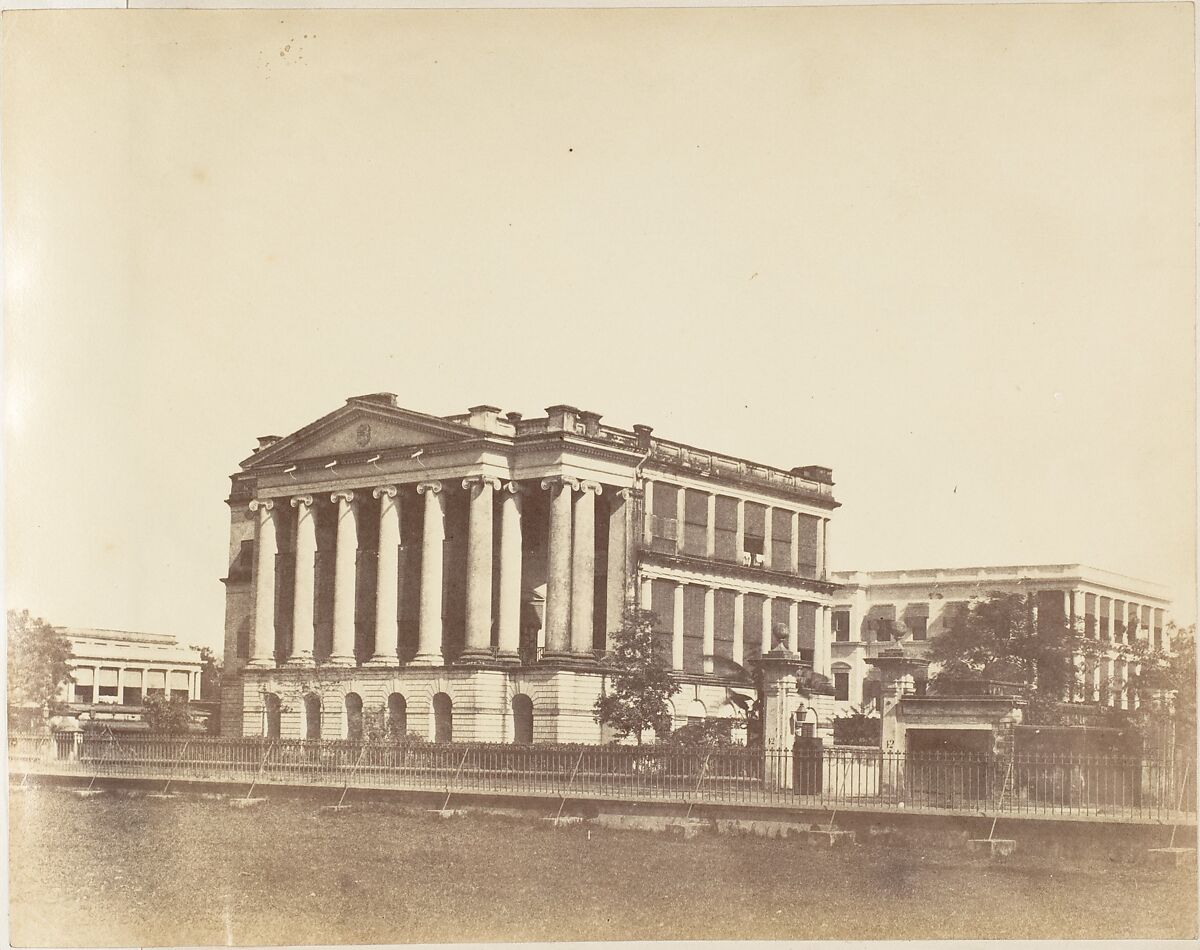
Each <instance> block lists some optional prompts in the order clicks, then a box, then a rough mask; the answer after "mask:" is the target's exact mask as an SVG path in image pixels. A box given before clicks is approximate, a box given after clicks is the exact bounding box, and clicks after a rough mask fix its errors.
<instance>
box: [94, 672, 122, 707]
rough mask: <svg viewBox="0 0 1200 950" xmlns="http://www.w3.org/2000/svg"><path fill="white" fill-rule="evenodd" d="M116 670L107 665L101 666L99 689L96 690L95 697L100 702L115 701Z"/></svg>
mask: <svg viewBox="0 0 1200 950" xmlns="http://www.w3.org/2000/svg"><path fill="white" fill-rule="evenodd" d="M118 674H119V671H118V670H115V669H111V668H109V667H102V668H101V670H100V683H99V689H98V690H97V691H96V695H97V697H98V698H99V699H100V701H101V702H103V701H105V700H109V701H111V702H116V701H117V676H118Z"/></svg>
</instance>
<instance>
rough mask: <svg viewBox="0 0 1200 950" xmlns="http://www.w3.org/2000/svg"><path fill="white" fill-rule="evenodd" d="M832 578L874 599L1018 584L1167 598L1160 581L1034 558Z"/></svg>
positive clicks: (1163, 603)
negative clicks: (1025, 562)
mask: <svg viewBox="0 0 1200 950" xmlns="http://www.w3.org/2000/svg"><path fill="white" fill-rule="evenodd" d="M832 577H833V579H834V580H836V581H838V582H839V583H841V584H842V585H844V587H845V588H846V591H847V595H848V596H847V602H848V600H849V596H850V595H852V594H853V593H855V592H859V591H863V592H869V595H870V597H871V598H873V599H928V598H934V599H939V598H946V599H953V598H954V597H955V596H959V597H961V596H967V597H986V596H987V595H988V593H990V592H991V591H992V590H1005V589H1009V588H1012V587H1016V586H1019V587H1021V588H1022V589H1026V590H1039V591H1040V590H1067V591H1081V592H1086V593H1089V594H1099V595H1101V596H1104V597H1114V598H1116V599H1118V600H1125V599H1130V600H1136V601H1137V602H1138V603H1141V604H1148V605H1150V606H1153V607H1155V608H1164V609H1165V608H1167V607H1168V606H1169V605H1170V598H1169V596H1168V594H1167V590H1166V588H1165V587H1164V586H1163V585H1161V584H1156V583H1154V582H1151V581H1144V580H1140V579H1138V578H1133V577H1128V576H1126V575H1123V574H1117V573H1114V572H1112V571H1105V570H1101V569H1098V568H1093V567H1088V566H1086V565H1081V564H1035V565H1015V566H998V567H964V568H936V569H928V570H906V571H838V572H835V573H834V574H833V575H832Z"/></svg>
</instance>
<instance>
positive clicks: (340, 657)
mask: <svg viewBox="0 0 1200 950" xmlns="http://www.w3.org/2000/svg"><path fill="white" fill-rule="evenodd" d="M325 665H326V666H357V665H358V661H357V660H356V659H355V658H354V657H352V656H348V655H347V654H345V653H342V654H334V655H332V656H330V657H329V659H327V660H326V661H325Z"/></svg>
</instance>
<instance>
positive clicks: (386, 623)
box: [369, 485, 400, 666]
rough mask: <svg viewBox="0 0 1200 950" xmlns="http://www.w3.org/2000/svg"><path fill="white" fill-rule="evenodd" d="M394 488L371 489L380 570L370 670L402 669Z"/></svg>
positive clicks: (397, 509)
mask: <svg viewBox="0 0 1200 950" xmlns="http://www.w3.org/2000/svg"><path fill="white" fill-rule="evenodd" d="M399 494H400V492H399V490H398V489H397V488H396V486H395V485H381V486H380V487H378V488H372V489H371V496H372V497H373V498H378V499H379V570H378V572H377V579H376V582H375V650H374V653H373V654H372V656H371V659H370V661H369V662H370V665H371V666H399V665H400V499H399Z"/></svg>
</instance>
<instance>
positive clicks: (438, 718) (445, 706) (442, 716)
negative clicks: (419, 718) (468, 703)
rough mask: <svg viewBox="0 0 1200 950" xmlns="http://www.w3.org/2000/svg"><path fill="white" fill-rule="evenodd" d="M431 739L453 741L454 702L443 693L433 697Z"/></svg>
mask: <svg viewBox="0 0 1200 950" xmlns="http://www.w3.org/2000/svg"><path fill="white" fill-rule="evenodd" d="M433 741H434V742H453V741H454V702H453V701H452V700H451V699H450V697H449V696H447V695H446V694H445V693H436V694H434V697H433Z"/></svg>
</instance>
